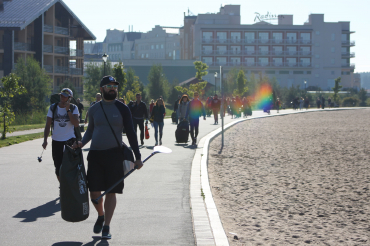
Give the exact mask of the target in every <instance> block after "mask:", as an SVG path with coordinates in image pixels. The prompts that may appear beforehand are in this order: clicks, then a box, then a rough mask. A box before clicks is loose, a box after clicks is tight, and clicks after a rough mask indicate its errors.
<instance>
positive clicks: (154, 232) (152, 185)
mask: <svg viewBox="0 0 370 246" xmlns="http://www.w3.org/2000/svg"><path fill="white" fill-rule="evenodd" d="M291 111H292V110H290V111H289V110H286V111H284V110H282V111H281V112H282V113H283V112H284V113H285V112H291ZM310 111H315V110H310ZM275 112H276V111H275ZM258 115H264V113H263V112H261V111H255V112H253V116H258ZM237 120H238V119H237ZM233 121H235V120H234V119H231V118H230V117H229V116H226V118H225V123H226V124H227V123H230V122H233ZM219 127H220V125H213V118H207V120H206V121H203V120H201V121H200V134H199V136H198V139H201V138H202V137H204V136H206V135H207V134H208V133H210V132H212V131H214V130H216V129H217V128H219ZM175 129H176V125H174V124H171V122H170V120H169V119H166V120H165V126H164V136H163V145H164V146H167V147H169V148H171V149H172V150H173V153H172V154H167V155H165V154H158V155H156V156H154V157H153V158H151V159H150V161H148V162H147V163H146V164H145V166H144V167H143V168H142V169H141V170H138V171H136V172H135V173H133V174H132V175H131V176H130V177H128V179H127V180H126V181H125V189H124V193H123V194H122V195H119V196H118V199H117V200H118V204H117V208H116V211H115V215H114V217H113V221H112V223H111V232H112V235H113V238H112V240H109V241H101V240H100V235H95V234H93V232H92V228H93V225H94V222H95V220H96V216H97V214H96V212H95V210H94V209H93V208H92V207H90V217H89V218H88V219H87V220H85V221H83V222H79V223H69V222H65V221H63V220H62V219H61V216H60V205H59V199H58V193H59V190H58V182H57V180H56V178H55V176H54V166H53V164H52V163H53V162H52V157H51V146H50V144H51V139H50V138H49V146H48V148H47V150H46V151H44V154H43V161H42V162H41V163H39V162H38V161H37V156H39V155H40V154H41V151H42V147H41V144H42V139H36V140H33V141H28V142H24V143H21V144H17V145H14V146H9V147H4V148H0V186H1V187H2V192H1V198H2V205H1V208H2V209H1V211H0V219H1V221H3V223H4V225H6V226H4V227H3V230H1V231H0V238H2V240H3V243H4V244H6V245H67V246H75V245H76V246H77V245H195V244H196V239H195V235H194V233H193V218H192V212H191V210H192V208H191V204H190V189H189V184H190V176H191V168H192V161H193V157H194V154H195V151H196V149H195V148H193V147H192V146H188V145H184V144H176V143H175V134H174V132H175ZM150 134H151V137H150V139H149V140H147V141H145V145H144V147H143V148H142V156H143V157H146V156H147V155H149V154H150V153H151V151H152V148H153V145H154V136H153V134H154V131H153V129H151V130H150ZM88 147H89V146H85V150H87V149H88ZM199 148H200V147H199ZM84 153H85V154H84V158H85V164H86V156H87V153H88V152H87V151H86V152H84ZM199 193H200V192H199ZM199 237H200V236H199V235H198V238H197V240H199Z"/></svg>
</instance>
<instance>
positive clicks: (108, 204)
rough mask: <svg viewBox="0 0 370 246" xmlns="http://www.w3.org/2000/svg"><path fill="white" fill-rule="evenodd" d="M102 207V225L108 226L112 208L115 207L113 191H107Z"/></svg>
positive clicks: (115, 201)
mask: <svg viewBox="0 0 370 246" xmlns="http://www.w3.org/2000/svg"><path fill="white" fill-rule="evenodd" d="M106 196H107V197H106V199H105V203H104V209H105V221H104V225H106V226H109V224H110V221H111V220H112V217H113V213H114V209H115V208H116V204H117V199H116V194H115V193H108V194H107V195H106Z"/></svg>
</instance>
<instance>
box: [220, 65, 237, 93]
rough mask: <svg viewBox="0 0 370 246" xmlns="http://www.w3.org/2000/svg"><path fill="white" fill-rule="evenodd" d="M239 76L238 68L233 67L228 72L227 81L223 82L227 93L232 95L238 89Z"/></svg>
mask: <svg viewBox="0 0 370 246" xmlns="http://www.w3.org/2000/svg"><path fill="white" fill-rule="evenodd" d="M237 77H238V69H236V68H232V69H231V70H230V71H229V72H228V73H227V74H226V81H224V83H223V89H224V94H225V95H231V94H232V93H233V92H234V90H235V89H236V81H237Z"/></svg>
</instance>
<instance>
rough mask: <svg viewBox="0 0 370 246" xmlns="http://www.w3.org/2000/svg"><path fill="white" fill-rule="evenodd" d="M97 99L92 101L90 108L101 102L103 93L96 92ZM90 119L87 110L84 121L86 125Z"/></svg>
mask: <svg viewBox="0 0 370 246" xmlns="http://www.w3.org/2000/svg"><path fill="white" fill-rule="evenodd" d="M95 99H96V101H95V102H92V103H90V108H91V107H92V106H93V105H94V104H95V103H98V102H100V101H101V94H100V93H96V95H95ZM88 119H89V111H87V112H86V116H85V122H84V123H85V125H86V124H87V122H88Z"/></svg>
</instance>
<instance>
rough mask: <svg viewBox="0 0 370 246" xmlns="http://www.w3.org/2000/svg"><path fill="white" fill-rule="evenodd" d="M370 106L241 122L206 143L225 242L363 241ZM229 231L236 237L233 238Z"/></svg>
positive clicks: (368, 229) (369, 212) (367, 219)
mask: <svg viewBox="0 0 370 246" xmlns="http://www.w3.org/2000/svg"><path fill="white" fill-rule="evenodd" d="M369 122H370V109H360V110H343V111H323V112H316V113H314V112H312V113H305V114H295V115H287V116H279V117H269V118H263V119H254V120H249V121H245V122H242V123H239V124H237V125H236V126H233V127H232V128H230V129H229V130H227V131H226V133H225V147H224V149H223V151H222V153H221V154H218V152H219V150H220V146H221V145H220V143H221V137H220V136H219V137H217V138H215V139H214V140H213V141H212V142H211V144H210V151H209V162H208V171H209V179H210V185H211V189H212V194H213V197H214V200H215V203H216V206H217V209H218V212H219V215H220V218H221V221H222V224H223V226H224V229H225V232H226V234H227V237H228V239H229V242H230V245H307V244H312V245H370V192H369V189H370V162H369V159H370V127H369ZM230 232H231V233H235V234H236V235H237V237H238V239H237V240H236V239H234V234H231V233H230Z"/></svg>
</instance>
